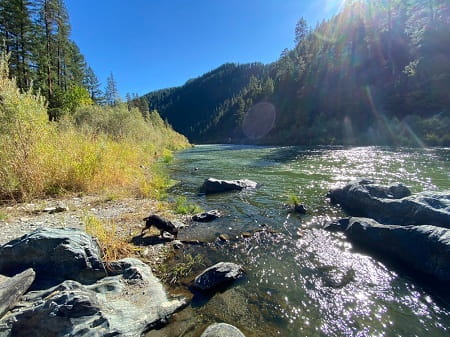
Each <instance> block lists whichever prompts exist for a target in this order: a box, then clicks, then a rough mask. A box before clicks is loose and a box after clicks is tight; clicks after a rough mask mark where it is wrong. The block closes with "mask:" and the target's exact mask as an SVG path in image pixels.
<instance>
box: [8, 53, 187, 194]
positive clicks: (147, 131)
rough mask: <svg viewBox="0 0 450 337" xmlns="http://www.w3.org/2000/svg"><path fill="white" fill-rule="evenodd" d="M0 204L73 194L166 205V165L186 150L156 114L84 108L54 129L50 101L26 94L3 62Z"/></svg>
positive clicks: (124, 107) (178, 138) (182, 140)
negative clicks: (154, 200)
mask: <svg viewBox="0 0 450 337" xmlns="http://www.w3.org/2000/svg"><path fill="white" fill-rule="evenodd" d="M0 98H1V99H0V199H1V200H15V201H24V200H30V199H32V198H39V197H45V196H57V195H64V194H65V193H67V192H82V193H89V194H92V193H103V194H105V195H115V196H117V197H122V196H137V197H142V198H162V197H164V195H165V190H166V188H167V186H168V185H169V184H170V180H169V179H168V177H167V176H166V175H165V174H164V169H163V168H162V166H161V165H162V163H164V162H170V161H171V160H172V159H171V158H172V152H171V151H172V150H176V149H181V148H183V147H186V146H188V142H187V140H186V138H184V137H183V136H181V135H179V134H178V133H176V132H175V131H173V130H172V129H171V128H170V127H169V126H168V125H167V124H166V123H165V122H164V121H163V120H162V119H161V118H160V117H159V115H158V114H157V113H155V112H152V113H150V114H149V115H147V116H143V115H142V114H141V113H140V112H139V111H137V110H131V111H129V110H128V108H127V107H126V106H125V105H121V106H117V107H99V106H90V107H83V108H80V109H79V110H78V111H77V112H75V114H74V115H73V116H66V118H64V119H62V120H61V121H59V122H58V123H50V122H48V120H47V119H48V118H47V109H46V105H45V102H44V101H43V99H42V98H41V97H40V96H36V95H34V94H33V93H32V92H31V91H30V92H26V93H23V92H20V91H19V89H18V88H17V86H16V83H15V81H14V80H11V79H9V78H8V65H7V61H6V60H5V58H4V57H3V58H2V59H1V60H0Z"/></svg>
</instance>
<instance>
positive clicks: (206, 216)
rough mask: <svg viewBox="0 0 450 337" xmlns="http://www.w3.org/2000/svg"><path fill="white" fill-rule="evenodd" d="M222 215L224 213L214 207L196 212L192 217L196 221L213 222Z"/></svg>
mask: <svg viewBox="0 0 450 337" xmlns="http://www.w3.org/2000/svg"><path fill="white" fill-rule="evenodd" d="M221 216H222V215H221V214H220V212H219V211H218V210H216V209H213V210H211V211H208V212H204V213H200V214H195V215H194V216H193V217H192V220H193V221H196V222H211V221H213V220H216V219H218V218H220V217H221Z"/></svg>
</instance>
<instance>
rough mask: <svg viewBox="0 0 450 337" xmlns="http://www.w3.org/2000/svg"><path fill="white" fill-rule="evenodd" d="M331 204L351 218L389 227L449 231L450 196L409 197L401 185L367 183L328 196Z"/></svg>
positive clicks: (362, 182) (337, 190) (347, 187)
mask: <svg viewBox="0 0 450 337" xmlns="http://www.w3.org/2000/svg"><path fill="white" fill-rule="evenodd" d="M328 196H329V197H330V200H331V202H333V203H336V204H340V205H341V206H342V207H343V208H344V209H345V210H346V211H347V212H348V213H349V215H352V216H364V217H369V218H373V219H375V220H377V221H379V222H381V223H384V224H391V225H433V226H441V227H446V228H450V192H449V191H447V192H441V193H439V192H422V193H417V194H414V195H411V192H410V191H409V190H408V188H406V187H405V186H404V185H401V184H397V185H392V186H380V185H376V184H373V183H372V182H370V181H367V180H361V181H357V182H353V183H350V184H348V185H346V186H344V187H343V188H337V189H334V190H332V191H330V192H329V194H328Z"/></svg>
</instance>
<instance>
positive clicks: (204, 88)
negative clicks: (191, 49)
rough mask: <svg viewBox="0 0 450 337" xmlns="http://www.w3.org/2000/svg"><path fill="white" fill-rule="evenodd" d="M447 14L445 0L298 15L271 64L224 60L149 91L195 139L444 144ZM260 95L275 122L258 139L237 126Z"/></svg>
mask: <svg viewBox="0 0 450 337" xmlns="http://www.w3.org/2000/svg"><path fill="white" fill-rule="evenodd" d="M449 17H450V4H449V2H448V1H446V0H431V1H425V2H424V1H419V0H412V1H375V0H369V1H362V0H361V1H349V2H346V5H345V6H343V8H342V10H341V12H340V13H338V14H337V15H335V16H334V17H332V18H330V19H329V20H327V21H323V22H322V23H320V24H319V25H317V26H316V28H315V29H310V28H309V26H308V24H307V23H306V21H305V20H304V19H303V18H302V19H300V20H299V22H298V24H297V26H296V28H295V41H296V43H297V44H296V46H295V48H294V49H292V50H289V49H285V50H284V51H283V52H282V53H281V56H280V58H279V60H278V61H277V62H274V63H272V64H268V65H265V66H264V65H261V64H249V65H233V64H226V65H223V66H222V67H219V68H218V69H216V70H213V71H211V72H209V73H207V74H205V75H203V76H201V77H199V78H196V79H193V80H190V81H188V82H187V83H186V84H185V85H184V86H182V87H179V88H171V89H167V90H160V91H158V92H154V93H149V94H148V95H146V97H147V99H148V100H149V103H150V105H151V106H152V107H153V108H157V109H158V111H159V112H160V113H161V115H162V116H163V118H167V120H168V121H169V122H170V123H172V124H173V125H174V127H175V129H176V130H178V131H181V132H183V133H184V134H185V135H186V136H188V137H189V139H191V140H192V141H194V142H205V143H212V142H218V143H227V142H235V143H250V142H253V143H254V142H258V143H263V144H307V145H310V144H361V145H365V144H380V145H381V144H382V145H397V144H400V145H401V144H416V145H417V144H422V145H438V144H439V145H450V143H449V142H448V138H449V137H448V135H447V134H448V132H447V133H443V131H442V128H441V127H440V125H446V124H447V118H448V116H449V114H450V110H449V106H450V95H449V94H448V93H449V92H450V22H449ZM261 101H269V102H270V103H272V104H273V105H274V107H275V111H276V124H275V125H274V128H273V129H272V130H271V132H270V133H268V134H267V135H266V136H265V137H264V138H261V139H259V140H257V141H256V140H254V139H249V138H248V137H247V136H246V135H245V134H244V133H243V132H242V127H243V122H244V120H245V116H246V115H247V113H248V111H249V110H250V109H251V107H252V106H253V105H254V104H256V103H259V102H261ZM411 116H416V117H417V118H419V119H420V120H421V121H416V122H415V123H414V125H413V126H411V130H412V132H410V131H408V128H409V126H408V123H407V121H408V119H409V118H410V117H411ZM430 125H433V127H431V126H430ZM433 128H435V129H433ZM416 138H418V139H416Z"/></svg>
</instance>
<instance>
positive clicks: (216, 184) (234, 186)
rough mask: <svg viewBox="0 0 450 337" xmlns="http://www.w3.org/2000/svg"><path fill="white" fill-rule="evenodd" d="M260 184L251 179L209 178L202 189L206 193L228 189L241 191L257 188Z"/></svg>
mask: <svg viewBox="0 0 450 337" xmlns="http://www.w3.org/2000/svg"><path fill="white" fill-rule="evenodd" d="M257 186H258V184H257V183H256V182H254V181H251V180H247V179H244V180H218V179H214V178H208V179H206V180H205V182H204V183H203V185H202V187H201V188H200V191H201V192H203V193H205V194H213V193H221V192H227V191H241V190H243V189H244V188H256V187H257Z"/></svg>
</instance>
